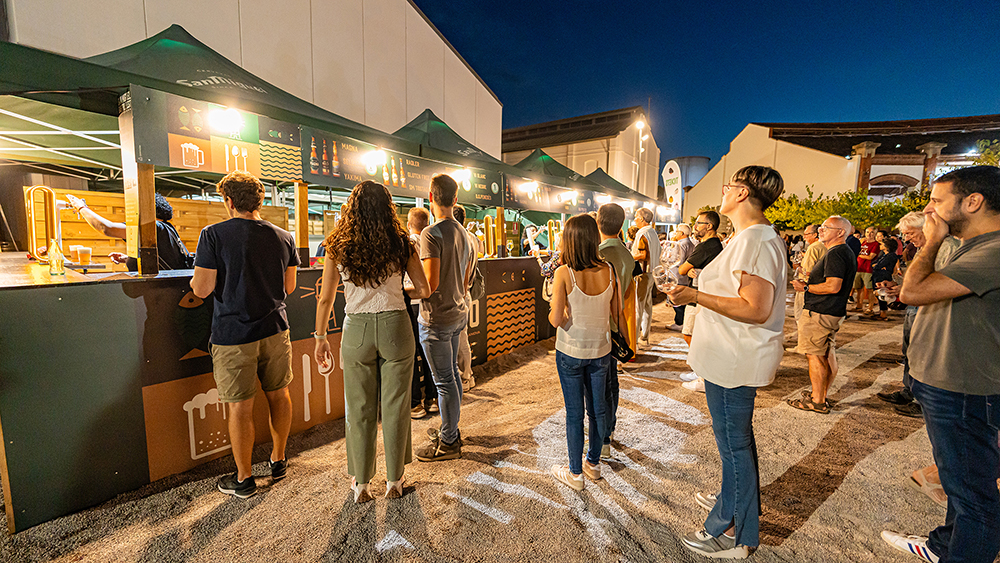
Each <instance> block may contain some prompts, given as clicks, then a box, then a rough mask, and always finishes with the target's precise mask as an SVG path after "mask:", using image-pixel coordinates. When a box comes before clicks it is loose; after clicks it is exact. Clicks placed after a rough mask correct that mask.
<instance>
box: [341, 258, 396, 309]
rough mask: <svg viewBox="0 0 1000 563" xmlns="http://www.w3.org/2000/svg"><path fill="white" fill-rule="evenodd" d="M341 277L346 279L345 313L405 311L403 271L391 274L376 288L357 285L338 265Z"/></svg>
mask: <svg viewBox="0 0 1000 563" xmlns="http://www.w3.org/2000/svg"><path fill="white" fill-rule="evenodd" d="M337 270H339V271H340V279H342V280H343V281H344V300H345V301H346V302H347V303H346V305H344V313H345V314H348V315H350V314H352V313H381V312H383V311H404V310H406V302H404V301H403V272H396V273H393V274H390V275H389V277H388V278H386V280H385V282H384V283H383V284H382V285H380V286H378V287H375V288H371V287H364V286H357V285H354V284H353V283H351V282H350V281H348V280H347V278H345V277H344V270H343V269H342V268H341V267H340V265H339V264H338V265H337Z"/></svg>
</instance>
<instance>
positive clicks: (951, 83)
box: [414, 0, 1000, 165]
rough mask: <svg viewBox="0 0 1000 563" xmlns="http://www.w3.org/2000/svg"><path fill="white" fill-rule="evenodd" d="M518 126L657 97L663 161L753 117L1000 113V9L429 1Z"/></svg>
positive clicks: (706, 145)
mask: <svg viewBox="0 0 1000 563" xmlns="http://www.w3.org/2000/svg"><path fill="white" fill-rule="evenodd" d="M414 1H415V2H416V4H417V5H418V6H419V7H420V9H421V10H423V11H424V13H425V14H426V15H427V17H429V18H430V19H431V21H433V22H434V24H435V25H436V26H437V27H438V29H440V30H441V32H442V33H443V34H444V36H445V37H446V38H447V39H448V40H449V41H450V42H451V43H452V44H453V45H454V46H455V48H456V49H457V50H458V52H459V53H461V54H462V56H463V57H465V59H466V60H467V61H468V62H469V64H470V65H472V67H473V68H474V69H475V70H476V72H478V73H479V75H480V76H482V78H483V80H485V81H486V83H487V84H488V85H489V86H490V88H491V89H492V90H493V91H494V92H495V93H496V94H497V96H498V97H499V98H500V101H501V102H502V103H503V105H504V107H503V126H504V128H508V127H518V126H521V125H530V124H533V123H540V122H543V121H550V120H553V119H562V118H566V117H574V116H578V115H584V114H588V113H596V112H601V111H606V110H612V109H618V108H623V107H629V106H636V105H641V106H643V107H646V105H647V99H648V98H651V99H652V100H651V107H650V109H651V111H650V117H651V119H650V122H651V125H652V127H653V134H654V136H655V138H656V142H657V145H658V146H659V147H660V153H661V158H662V160H663V161H666V160H667V159H669V158H673V157H679V156H708V157H710V158H711V159H712V164H713V165H714V164H715V163H716V162H718V159H719V157H721V156H722V155H724V154H725V153H726V152H727V151H728V150H729V142H730V141H731V140H732V139H733V138H734V137H735V136H736V135H737V134H738V133H739V132H740V131H741V130H742V129H743V127H745V126H746V124H747V123H751V122H796V123H798V122H825V121H880V120H899V119H921V118H931V117H953V116H962V115H984V114H996V113H1000V3H998V2H996V0H984V1H980V2H957V1H956V2H930V1H926V0H907V1H897V2H878V1H873V2H866V3H858V2H815V3H814V2H772V1H746V2H704V3H699V2H659V1H656V0H653V1H645V2H630V1H627V2H594V1H568V0H563V1H552V0H534V1H528V2H524V1H512V0H505V1H498V0H471V1H467V2H462V3H457V2H455V1H454V0H414Z"/></svg>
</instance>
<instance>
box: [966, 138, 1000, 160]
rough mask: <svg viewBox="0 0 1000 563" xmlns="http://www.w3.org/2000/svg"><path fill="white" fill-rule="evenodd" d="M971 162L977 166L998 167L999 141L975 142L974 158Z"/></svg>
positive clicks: (999, 155)
mask: <svg viewBox="0 0 1000 563" xmlns="http://www.w3.org/2000/svg"><path fill="white" fill-rule="evenodd" d="M972 162H974V163H976V164H977V165H986V166H1000V140H997V139H993V140H992V141H987V140H985V139H984V140H981V141H976V156H975V157H973V159H972Z"/></svg>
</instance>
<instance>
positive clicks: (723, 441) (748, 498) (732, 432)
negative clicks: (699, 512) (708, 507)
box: [705, 380, 760, 547]
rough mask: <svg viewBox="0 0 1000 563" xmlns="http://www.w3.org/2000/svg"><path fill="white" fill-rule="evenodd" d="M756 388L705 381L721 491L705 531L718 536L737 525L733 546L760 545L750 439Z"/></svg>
mask: <svg viewBox="0 0 1000 563" xmlns="http://www.w3.org/2000/svg"><path fill="white" fill-rule="evenodd" d="M756 396H757V388H756V387H736V388H734V389H727V388H725V387H720V386H718V385H716V384H714V383H712V382H711V381H708V380H705V399H706V400H707V401H708V412H709V413H710V414H711V415H712V431H713V432H714V433H715V444H716V445H717V446H718V448H719V457H720V458H721V459H722V489H721V490H720V491H719V494H718V501H716V503H715V508H713V509H712V511H711V512H709V513H708V518H707V519H706V520H705V531H707V532H708V533H709V534H711V535H713V536H719V535H721V534H722V533H723V532H725V531H726V530H727V529H729V526H732V525H733V524H734V523H735V524H736V530H735V532H736V545H745V546H747V547H755V546H757V545H758V544H759V543H760V472H759V471H758V464H757V443H756V441H754V436H753V403H754V399H755V398H756Z"/></svg>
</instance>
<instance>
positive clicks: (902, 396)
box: [875, 391, 913, 405]
mask: <svg viewBox="0 0 1000 563" xmlns="http://www.w3.org/2000/svg"><path fill="white" fill-rule="evenodd" d="M875 394H876V395H878V398H879V399H882V400H883V401H885V402H887V403H892V404H894V405H905V404H907V403H910V402H912V401H913V399H912V398H910V395H909V394H907V393H903V392H902V391H893V392H892V393H875Z"/></svg>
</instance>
